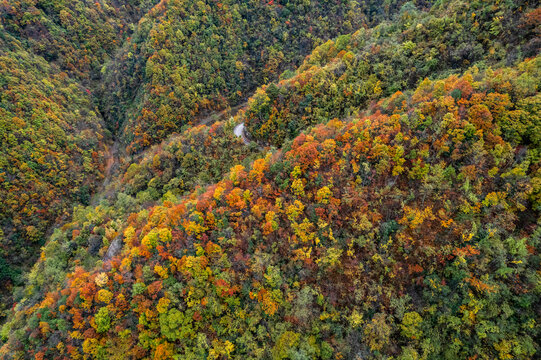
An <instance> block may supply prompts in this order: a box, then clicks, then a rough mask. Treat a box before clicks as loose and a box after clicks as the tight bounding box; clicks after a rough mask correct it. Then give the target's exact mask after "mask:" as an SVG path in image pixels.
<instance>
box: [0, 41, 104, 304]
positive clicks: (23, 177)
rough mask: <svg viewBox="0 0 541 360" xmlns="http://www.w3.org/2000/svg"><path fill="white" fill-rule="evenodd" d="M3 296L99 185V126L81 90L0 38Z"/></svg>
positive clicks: (0, 278)
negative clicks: (48, 235) (49, 234)
mask: <svg viewBox="0 0 541 360" xmlns="http://www.w3.org/2000/svg"><path fill="white" fill-rule="evenodd" d="M0 69H1V71H0V88H2V93H1V95H0V138H1V139H2V141H1V144H2V145H1V146H0V184H1V185H0V226H1V230H0V282H2V284H3V286H2V295H5V292H7V291H9V290H10V289H11V285H12V284H13V281H17V280H18V274H19V273H20V271H21V266H23V268H24V267H25V266H27V265H28V264H29V263H31V262H32V261H33V260H35V258H36V257H37V256H36V255H37V254H36V253H37V252H38V251H39V247H40V246H41V245H43V244H44V239H45V232H46V231H47V229H49V227H50V226H51V225H52V224H53V223H55V221H58V220H60V219H61V218H62V217H63V216H65V215H66V211H67V209H70V208H71V206H72V204H73V203H74V202H79V201H80V202H83V203H84V202H87V201H88V198H89V196H90V195H89V194H90V193H91V191H92V189H93V188H94V187H95V184H96V183H97V182H98V181H100V179H101V178H102V176H103V175H102V171H103V167H102V162H103V158H104V156H105V151H106V148H105V145H104V143H105V142H106V141H107V138H106V136H107V135H106V133H105V132H104V124H103V122H102V120H101V119H100V118H99V116H98V115H96V113H95V107H94V106H93V103H92V100H91V98H90V96H89V95H88V94H87V92H86V91H85V89H84V88H82V87H81V86H79V85H78V84H77V83H76V82H75V81H73V80H71V79H70V78H69V77H68V76H67V75H66V74H65V73H62V72H60V71H58V70H57V69H56V68H54V67H51V66H50V65H49V64H48V63H47V62H46V61H44V60H43V59H42V58H41V57H38V56H35V55H33V54H31V53H28V52H27V51H26V50H24V47H23V46H22V44H21V43H20V42H18V41H17V40H16V39H14V38H13V37H11V36H10V35H9V34H6V33H4V32H1V31H0Z"/></svg>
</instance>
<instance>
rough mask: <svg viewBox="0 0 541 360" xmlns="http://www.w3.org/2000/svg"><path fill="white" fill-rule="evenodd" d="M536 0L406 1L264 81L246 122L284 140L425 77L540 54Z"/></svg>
mask: <svg viewBox="0 0 541 360" xmlns="http://www.w3.org/2000/svg"><path fill="white" fill-rule="evenodd" d="M537 5H538V4H536V2H528V1H524V2H520V3H517V2H514V3H512V2H501V1H483V2H465V1H460V0H459V1H444V2H440V3H438V4H436V5H435V6H434V7H432V9H431V10H430V12H420V11H418V10H416V9H415V8H412V7H404V8H403V11H401V13H400V14H399V16H397V17H396V18H395V19H394V21H392V22H385V23H382V24H381V25H379V26H377V27H375V28H372V29H360V30H358V31H356V32H355V33H353V34H350V35H343V36H340V37H338V38H337V39H336V40H335V41H329V42H327V43H325V44H323V45H321V46H320V47H318V48H317V49H315V50H314V51H313V53H312V54H311V55H310V56H309V57H307V59H306V61H305V62H304V64H303V65H302V66H301V67H300V68H299V69H298V70H297V71H296V72H295V73H291V74H289V76H288V77H287V78H285V79H282V81H280V82H278V83H271V84H270V85H267V86H265V87H262V88H260V89H259V90H258V91H257V92H256V95H255V96H254V97H253V98H252V99H251V105H250V106H249V108H248V110H247V112H246V117H245V119H242V121H244V122H245V123H246V128H247V131H248V133H249V134H250V135H251V137H252V138H253V139H254V140H256V141H258V142H260V143H267V144H272V145H276V146H280V145H281V144H282V143H283V142H284V140H286V139H291V138H293V137H295V136H297V135H298V134H299V132H300V131H302V130H304V129H306V128H307V127H308V126H311V125H314V124H317V123H321V122H325V121H327V120H329V119H330V118H333V117H338V118H344V117H348V116H351V115H353V114H354V113H355V112H358V111H360V110H362V109H363V108H364V107H366V106H367V105H368V104H369V103H370V102H371V101H374V100H377V99H380V98H382V97H384V96H389V95H391V94H393V93H394V92H396V91H399V90H401V91H403V90H404V89H411V88H412V87H414V86H416V84H418V82H419V81H421V80H423V79H424V78H425V77H430V78H432V79H435V78H438V77H441V76H446V75H448V74H450V73H453V72H461V71H464V70H465V69H466V68H468V67H470V66H471V65H473V64H477V65H478V67H480V68H486V67H487V66H491V65H492V66H494V65H496V66H501V65H505V64H510V63H514V62H515V61H517V60H520V59H522V58H524V57H529V56H535V55H537V54H538V52H539V49H540V47H539V45H540V44H539V42H538V41H537V40H538V39H539V37H538V34H539V32H540V31H541V25H540V24H539V22H536V21H535V19H537V16H538V13H539V10H538V9H536V6H537ZM532 24H535V25H532ZM531 130H532V129H529V130H528V132H529V133H530V134H533V133H535V132H532V131H531Z"/></svg>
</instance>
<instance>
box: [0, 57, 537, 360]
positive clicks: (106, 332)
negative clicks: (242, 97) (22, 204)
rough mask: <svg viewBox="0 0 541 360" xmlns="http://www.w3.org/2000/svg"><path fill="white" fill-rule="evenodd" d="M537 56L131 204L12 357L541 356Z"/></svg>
mask: <svg viewBox="0 0 541 360" xmlns="http://www.w3.org/2000/svg"><path fill="white" fill-rule="evenodd" d="M540 69H541V59H540V58H535V59H532V60H529V61H526V62H523V63H521V64H519V65H517V66H516V67H513V68H502V69H495V70H492V69H487V70H486V71H479V69H478V68H475V67H474V68H471V69H470V70H469V71H468V72H467V73H466V74H464V75H463V76H460V77H457V76H450V77H448V78H446V79H444V80H439V81H429V80H425V81H423V82H422V83H421V84H420V85H419V86H418V87H417V88H416V90H414V91H410V92H404V93H401V92H397V93H395V94H393V96H391V97H389V98H386V99H384V100H382V101H379V102H378V103H377V104H374V105H373V106H371V107H370V108H369V109H368V110H367V111H365V112H364V113H363V114H361V115H359V116H357V117H355V118H354V119H352V120H350V121H339V120H332V121H330V122H328V123H327V124H326V125H319V126H316V127H315V128H313V129H312V130H311V131H309V132H308V133H306V134H301V135H300V136H298V137H296V138H295V139H294V140H292V141H290V142H287V143H286V144H285V146H284V148H283V149H282V150H280V151H277V152H275V153H273V154H268V155H267V156H266V157H264V158H261V159H258V160H255V161H254V162H253V163H252V164H251V165H250V166H242V165H237V166H234V167H233V168H232V170H231V172H230V173H229V174H228V175H227V176H226V177H224V178H223V179H222V180H221V181H218V182H217V183H216V184H215V185H211V186H208V187H203V188H199V189H198V190H196V191H195V192H193V193H192V194H191V195H190V196H188V197H175V196H173V194H169V195H167V196H165V197H164V199H163V201H162V204H160V205H156V206H153V207H151V208H150V209H148V210H142V211H139V212H138V213H135V212H134V213H133V214H132V215H130V216H128V218H127V220H126V221H125V222H123V223H118V222H117V223H116V224H115V225H116V228H114V232H116V233H117V234H119V235H120V237H121V238H122V242H123V243H124V247H123V249H122V250H121V252H120V253H119V255H117V256H114V257H113V258H112V260H110V261H105V262H104V263H103V264H101V263H100V262H98V263H96V265H97V266H96V268H94V269H92V268H91V267H90V268H89V267H87V268H86V269H85V268H84V267H76V268H75V269H74V270H73V272H72V273H71V274H70V275H69V276H68V281H67V283H65V285H64V286H61V287H60V288H58V289H50V291H49V292H48V293H47V294H45V295H44V298H43V300H41V301H40V302H39V303H37V304H34V303H32V302H29V300H23V301H21V302H20V304H19V305H17V307H16V309H15V310H16V313H15V314H14V316H12V317H11V320H10V322H9V323H7V324H6V325H5V326H4V328H3V330H2V336H3V337H4V340H6V341H7V343H6V344H5V345H4V346H3V347H2V349H1V350H0V355H1V356H3V357H6V358H11V357H14V358H17V357H22V358H27V357H34V356H35V357H36V358H56V357H58V358H65V357H67V358H81V357H87V358H98V359H113V358H125V357H129V358H147V357H153V358H155V359H160V358H164V359H165V358H182V359H190V358H194V359H198V358H215V359H217V358H242V359H246V358H273V359H285V358H295V359H297V358H298V359H305V358H322V359H331V358H337V359H340V358H355V357H362V358H382V357H389V356H393V357H395V358H399V359H416V358H421V357H422V358H428V359H441V358H448V359H456V358H482V359H493V358H504V359H505V358H516V359H528V358H533V357H534V355H535V353H536V352H537V351H539V350H540V349H539V344H538V342H537V340H536V339H538V338H539V336H540V335H541V334H539V327H538V326H537V321H538V311H539V309H540V306H541V304H540V302H539V299H540V295H541V294H540V293H539V286H538V284H539V282H540V280H541V279H540V277H539V274H540V272H539V271H540V261H539V246H540V244H539V241H540V230H539V227H538V222H539V220H540V218H539V210H540V205H541V198H540V194H541V171H540V152H539V151H540V149H539V147H538V145H536V144H537V143H536V142H534V141H530V140H531V139H530V138H528V139H525V138H524V137H521V136H520V129H522V128H523V127H528V126H539V116H538V115H539V99H540V98H539V85H540V84H539V78H540V73H539V72H540ZM531 122H533V125H532V124H531ZM221 126H223V125H221V124H217V125H214V127H213V128H211V129H209V130H208V131H209V132H208V134H211V135H212V134H213V133H214V132H215V131H216V129H219V128H220V127H221ZM203 129H205V128H204V127H202V128H199V130H196V132H198V131H201V130H203ZM212 129H214V130H212ZM206 131H207V130H205V132H206ZM506 134H507V135H506ZM509 134H517V136H515V137H514V136H511V135H509ZM502 135H505V136H503V137H502ZM506 139H507V140H506ZM209 141H211V140H210V139H209ZM180 143H184V141H182V140H181V141H180ZM236 143H237V144H239V145H242V142H241V141H240V139H238V141H237V142H236ZM173 144H175V142H173V143H172V144H171V146H170V147H168V149H169V150H166V152H165V154H167V153H168V152H169V153H178V154H179V157H178V159H185V158H186V157H187V154H190V153H191V152H190V151H188V152H186V150H188V149H189V145H188V146H186V147H179V146H178V145H173ZM177 144H178V142H177ZM173 149H178V150H173ZM167 158H168V156H165V157H164V156H160V155H159V156H157V157H156V156H155V157H153V160H152V165H148V166H152V168H154V169H156V170H157V169H160V164H161V160H162V159H167ZM169 161H171V160H169ZM173 161H176V160H173ZM234 162H236V161H234ZM131 172H133V174H131V175H130V171H128V174H127V175H126V177H125V178H124V179H125V180H126V181H127V182H128V183H132V182H133V181H134V176H135V174H137V173H138V171H135V172H134V170H133V169H132V170H131ZM143 173H144V172H143ZM149 176H151V175H149ZM149 176H144V177H143V180H141V182H142V183H145V182H147V181H148V179H149ZM166 178H169V177H166ZM157 181H159V180H156V182H157ZM152 182H153V181H152V180H151V181H150V182H147V184H149V185H147V186H135V188H134V189H145V188H148V186H150V183H152ZM163 182H165V181H162V183H163ZM157 187H158V188H160V186H157ZM164 189H165V188H164ZM148 191H149V190H143V192H144V193H145V192H148ZM158 194H159V192H158ZM115 206H118V205H115ZM99 213H100V212H99V211H98V212H97V214H99ZM101 213H102V214H103V212H101ZM96 221H97V220H96V219H95V217H92V216H89V217H88V222H89V224H90V223H96ZM85 226H86V225H85ZM110 231H113V230H110ZM83 233H84V231H81V232H79V231H73V237H72V238H73V239H77V238H79V237H81V236H88V235H82V234H83ZM106 236H107V238H109V239H113V238H114V237H115V236H116V235H115V234H112V233H111V234H109V235H107V234H106ZM53 252H56V253H59V252H60V251H53ZM47 255H48V254H45V255H44V257H45V256H47ZM51 255H53V254H51ZM53 256H54V255H53ZM44 260H45V259H44ZM41 266H43V267H44V268H43V269H44V270H42V271H39V272H36V275H37V274H39V273H40V272H44V271H46V270H47V266H48V264H47V262H46V261H44V262H43V263H42V265H41Z"/></svg>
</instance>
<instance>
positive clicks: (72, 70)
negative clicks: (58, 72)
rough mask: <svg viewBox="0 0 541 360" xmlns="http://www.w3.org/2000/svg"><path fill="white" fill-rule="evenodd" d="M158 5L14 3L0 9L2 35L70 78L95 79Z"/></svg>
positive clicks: (133, 0) (130, 0) (138, 0)
mask: <svg viewBox="0 0 541 360" xmlns="http://www.w3.org/2000/svg"><path fill="white" fill-rule="evenodd" d="M157 2H158V0H123V1H116V0H115V1H109V0H98V1H83V0H55V1H51V0H19V1H3V2H2V3H0V22H1V23H2V24H3V25H4V29H5V31H7V32H9V33H11V34H12V35H13V36H14V37H16V38H18V39H19V40H21V41H24V42H25V45H26V46H25V47H26V49H27V50H29V51H30V52H33V53H35V54H37V55H40V56H43V57H44V58H45V60H46V61H48V62H52V63H55V64H57V65H58V66H59V67H60V68H62V69H63V70H64V71H67V72H68V73H69V74H70V75H75V76H76V77H78V78H81V79H91V78H95V77H96V76H97V75H98V74H99V71H100V69H101V66H102V64H103V61H104V60H105V59H107V58H108V57H109V56H111V55H112V54H113V51H114V50H115V49H116V48H118V47H119V46H120V45H121V44H122V40H123V38H124V37H125V35H126V34H129V33H131V31H132V30H133V25H132V23H133V22H136V21H137V20H138V19H139V18H140V17H141V16H142V15H144V14H145V12H146V11H147V10H148V9H150V8H151V7H152V6H153V5H154V4H155V3H157Z"/></svg>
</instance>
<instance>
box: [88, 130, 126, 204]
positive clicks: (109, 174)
mask: <svg viewBox="0 0 541 360" xmlns="http://www.w3.org/2000/svg"><path fill="white" fill-rule="evenodd" d="M119 147H120V142H119V141H118V140H117V139H115V141H114V142H113V144H112V145H111V146H110V147H109V149H108V152H107V160H106V162H105V176H104V178H103V181H102V182H101V184H100V186H99V187H98V188H97V189H96V191H95V193H94V195H92V200H91V201H90V205H92V206H96V205H97V204H98V201H99V200H100V199H101V198H103V193H104V191H105V190H106V189H107V187H108V186H109V184H110V183H111V180H112V178H113V174H114V172H115V170H116V169H117V168H118V165H119V164H120V158H119V154H118V153H119Z"/></svg>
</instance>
